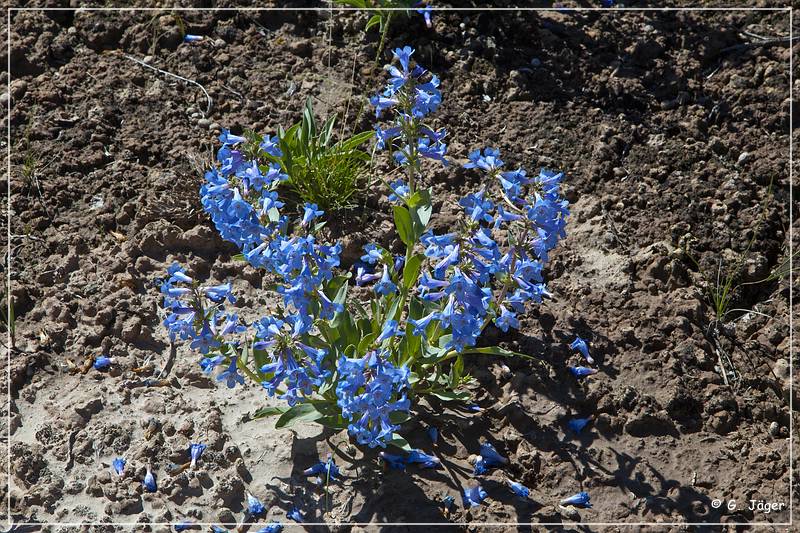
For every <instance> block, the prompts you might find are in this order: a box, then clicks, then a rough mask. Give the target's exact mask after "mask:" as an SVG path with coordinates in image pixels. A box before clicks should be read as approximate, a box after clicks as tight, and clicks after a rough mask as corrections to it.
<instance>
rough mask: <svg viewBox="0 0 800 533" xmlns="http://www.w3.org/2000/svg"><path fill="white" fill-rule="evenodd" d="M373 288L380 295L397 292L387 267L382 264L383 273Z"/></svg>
mask: <svg viewBox="0 0 800 533" xmlns="http://www.w3.org/2000/svg"><path fill="white" fill-rule="evenodd" d="M374 290H375V292H376V293H378V294H381V295H384V296H385V295H389V294H395V293H396V292H397V285H395V284H394V282H393V281H392V278H391V277H390V276H389V267H387V266H386V265H383V275H382V276H381V279H380V281H379V282H378V283H376V284H375V287H374Z"/></svg>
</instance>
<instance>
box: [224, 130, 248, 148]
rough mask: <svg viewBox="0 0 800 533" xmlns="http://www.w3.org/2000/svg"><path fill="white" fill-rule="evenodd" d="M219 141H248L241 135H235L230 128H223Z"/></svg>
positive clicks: (225, 142) (230, 142) (235, 142)
mask: <svg viewBox="0 0 800 533" xmlns="http://www.w3.org/2000/svg"><path fill="white" fill-rule="evenodd" d="M219 142H221V143H222V144H239V143H243V142H247V139H245V138H244V137H242V136H241V135H233V134H232V133H231V132H230V130H226V129H224V128H223V129H222V134H220V136H219Z"/></svg>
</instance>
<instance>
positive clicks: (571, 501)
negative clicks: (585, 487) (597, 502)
mask: <svg viewBox="0 0 800 533" xmlns="http://www.w3.org/2000/svg"><path fill="white" fill-rule="evenodd" d="M590 500H591V496H589V493H588V492H579V493H577V494H574V495H572V496H570V497H569V498H564V499H563V500H561V502H560V503H561V505H574V506H576V507H585V508H587V509H591V508H592V503H591V501H590Z"/></svg>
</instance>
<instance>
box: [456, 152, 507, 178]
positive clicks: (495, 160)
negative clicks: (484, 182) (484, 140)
mask: <svg viewBox="0 0 800 533" xmlns="http://www.w3.org/2000/svg"><path fill="white" fill-rule="evenodd" d="M467 159H469V163H465V164H464V168H480V169H483V170H485V171H486V172H489V173H494V172H496V171H497V170H498V169H499V168H500V167H502V166H503V164H504V163H503V161H501V160H500V150H497V149H495V148H484V149H483V153H482V154H481V151H480V150H475V151H473V152H470V153H469V155H468V156H467Z"/></svg>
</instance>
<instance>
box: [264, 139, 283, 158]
mask: <svg viewBox="0 0 800 533" xmlns="http://www.w3.org/2000/svg"><path fill="white" fill-rule="evenodd" d="M258 147H259V148H261V149H262V150H263V151H264V152H266V153H267V154H269V155H271V156H273V157H283V152H282V151H281V149H280V147H279V146H278V137H277V136H275V137H270V136H269V135H264V138H263V139H262V140H261V144H259V145H258Z"/></svg>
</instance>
